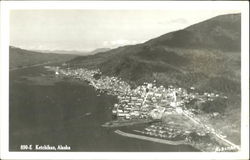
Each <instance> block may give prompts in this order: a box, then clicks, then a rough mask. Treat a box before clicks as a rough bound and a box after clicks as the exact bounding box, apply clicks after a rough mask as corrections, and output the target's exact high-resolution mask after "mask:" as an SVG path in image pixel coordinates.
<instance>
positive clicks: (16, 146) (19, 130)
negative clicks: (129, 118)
mask: <svg viewBox="0 0 250 160" xmlns="http://www.w3.org/2000/svg"><path fill="white" fill-rule="evenodd" d="M9 89H10V93H9V96H10V97H9V100H10V106H9V117H10V119H9V120H10V121H9V122H10V123H9V125H10V126H9V144H10V145H9V150H10V151H20V145H33V146H34V145H55V146H57V145H68V146H70V147H71V150H70V151H81V152H104V151H105V152H117V151H122V152H146V151H152V152H175V151H176V152H177V151H181V152H192V151H197V150H196V149H194V148H193V147H191V146H188V145H178V146H174V145H166V144H160V143H155V142H150V141H144V140H140V139H134V138H129V137H124V136H121V135H118V134H116V133H114V130H116V128H105V127H102V126H101V125H102V124H104V123H105V122H107V121H110V120H111V118H112V117H111V107H112V106H113V104H114V103H115V102H116V98H115V97H113V96H108V95H105V94H101V95H99V93H97V92H96V91H95V90H94V88H93V87H91V86H88V84H87V83H85V82H81V83H79V82H75V81H72V80H70V79H61V78H56V77H55V75H54V73H53V72H48V71H47V70H46V69H44V68H43V66H35V67H30V68H24V69H18V70H13V71H10V86H9Z"/></svg>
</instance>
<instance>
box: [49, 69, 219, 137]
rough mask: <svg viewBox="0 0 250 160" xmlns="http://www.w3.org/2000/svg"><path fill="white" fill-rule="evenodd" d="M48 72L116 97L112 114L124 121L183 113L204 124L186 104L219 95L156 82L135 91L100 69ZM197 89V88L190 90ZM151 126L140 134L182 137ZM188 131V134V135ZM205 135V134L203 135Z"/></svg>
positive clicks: (212, 130)
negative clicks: (85, 82) (85, 83)
mask: <svg viewBox="0 0 250 160" xmlns="http://www.w3.org/2000/svg"><path fill="white" fill-rule="evenodd" d="M46 68H47V69H48V70H51V71H54V72H55V74H56V75H57V76H61V75H62V76H67V77H73V78H76V79H79V80H84V81H87V82H89V84H90V85H92V86H93V87H94V88H95V89H96V90H98V91H100V92H105V93H107V94H111V95H116V96H117V98H118V103H116V104H114V106H113V109H112V115H113V117H115V118H118V119H121V120H131V119H135V120H136V119H149V118H150V119H162V117H163V116H167V115H169V114H182V115H184V116H186V117H188V118H189V119H191V120H192V121H193V122H194V123H197V124H202V122H201V121H200V120H199V119H198V118H196V116H194V114H193V113H192V111H190V110H188V109H186V107H185V105H186V104H188V103H189V102H190V101H192V100H193V99H196V100H198V101H200V102H201V103H203V102H206V101H213V100H214V99H215V98H216V97H219V96H220V95H219V94H214V93H204V94H199V93H195V92H189V93H188V92H187V90H186V89H183V88H174V87H173V86H169V87H168V88H165V87H164V86H157V85H156V83H155V82H153V83H144V84H142V85H140V86H138V87H137V88H135V89H131V86H130V85H129V84H128V83H126V82H124V81H122V80H121V79H119V78H117V77H108V76H103V75H101V72H100V70H88V69H84V68H78V69H70V68H63V69H62V68H59V67H49V66H46ZM190 89H191V90H195V88H194V87H191V88H190ZM154 127H155V126H151V127H149V128H145V131H141V132H143V133H144V134H149V135H151V134H152V135H157V136H158V137H161V138H174V137H176V136H177V135H180V133H179V132H181V131H178V130H172V131H171V128H162V129H160V128H154ZM204 128H205V129H206V130H207V131H208V132H214V133H215V131H214V129H213V128H211V127H209V126H208V125H206V124H204ZM186 132H187V133H186ZM186 132H184V133H183V132H181V133H182V135H185V134H189V131H186ZM201 135H202V134H201Z"/></svg>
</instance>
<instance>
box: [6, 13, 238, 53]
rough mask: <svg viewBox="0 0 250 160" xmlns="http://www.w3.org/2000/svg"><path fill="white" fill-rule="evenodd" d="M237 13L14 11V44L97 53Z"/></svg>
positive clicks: (24, 47) (12, 35) (11, 36)
mask: <svg viewBox="0 0 250 160" xmlns="http://www.w3.org/2000/svg"><path fill="white" fill-rule="evenodd" d="M231 13H238V12H236V11H228V10H224V11H222V10H220V11H219V10H218V11H214V10H211V11H200V12H198V11H165V10H13V11H11V14H10V45H11V46H14V47H19V48H22V49H29V50H65V51H93V50H95V49H98V48H116V47H119V46H124V45H132V44H137V43H143V42H145V41H148V40H150V39H152V38H156V37H158V36H161V35H163V34H166V33H168V32H171V31H176V30H179V29H183V28H185V27H188V26H190V25H192V24H195V23H198V22H201V21H204V20H207V19H209V18H212V17H215V16H218V15H223V14H231Z"/></svg>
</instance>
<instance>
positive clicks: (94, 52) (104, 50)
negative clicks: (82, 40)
mask: <svg viewBox="0 0 250 160" xmlns="http://www.w3.org/2000/svg"><path fill="white" fill-rule="evenodd" d="M109 50H111V49H110V48H97V49H95V50H93V51H91V52H89V54H90V55H91V54H96V53H102V52H107V51H109Z"/></svg>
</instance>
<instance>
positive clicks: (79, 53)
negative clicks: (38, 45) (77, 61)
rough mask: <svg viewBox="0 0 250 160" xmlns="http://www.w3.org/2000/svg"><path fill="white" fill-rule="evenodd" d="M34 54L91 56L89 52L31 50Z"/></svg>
mask: <svg viewBox="0 0 250 160" xmlns="http://www.w3.org/2000/svg"><path fill="white" fill-rule="evenodd" d="M31 51H34V52H40V53H56V54H72V55H83V56H84V55H89V52H87V51H78V50H31Z"/></svg>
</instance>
